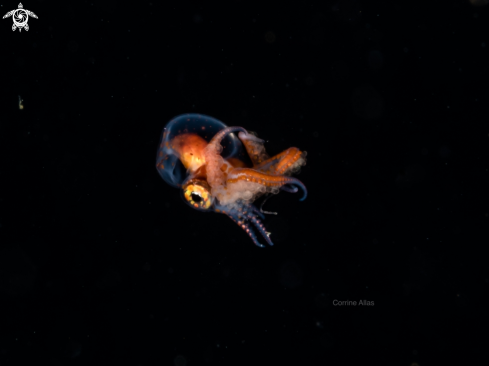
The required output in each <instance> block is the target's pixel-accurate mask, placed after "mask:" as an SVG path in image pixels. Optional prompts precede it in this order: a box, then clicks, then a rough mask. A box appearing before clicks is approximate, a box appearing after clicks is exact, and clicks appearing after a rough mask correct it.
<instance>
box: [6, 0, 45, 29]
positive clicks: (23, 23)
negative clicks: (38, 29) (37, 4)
mask: <svg viewBox="0 0 489 366" xmlns="http://www.w3.org/2000/svg"><path fill="white" fill-rule="evenodd" d="M10 16H11V17H12V19H13V20H14V25H12V30H13V31H15V30H16V29H17V28H19V32H20V31H22V28H25V30H26V31H28V30H29V26H28V25H27V21H28V20H29V16H31V17H33V18H36V19H38V18H37V15H36V14H34V13H33V12H32V11H30V10H26V9H24V7H23V6H22V3H19V8H18V9H15V10H12V11H9V12H8V13H7V14H5V15H4V16H3V19H5V18H8V17H10Z"/></svg>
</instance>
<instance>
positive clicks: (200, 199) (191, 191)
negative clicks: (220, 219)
mask: <svg viewBox="0 0 489 366" xmlns="http://www.w3.org/2000/svg"><path fill="white" fill-rule="evenodd" d="M182 189H183V196H184V197H185V200H186V201H187V202H188V204H189V205H190V206H192V207H194V208H200V209H205V210H206V209H208V208H209V207H211V205H212V197H211V194H210V191H211V189H210V187H209V185H208V184H207V182H205V181H203V180H200V179H192V180H190V181H189V182H188V183H187V184H185V185H184V186H183V187H182Z"/></svg>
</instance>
